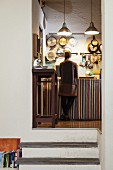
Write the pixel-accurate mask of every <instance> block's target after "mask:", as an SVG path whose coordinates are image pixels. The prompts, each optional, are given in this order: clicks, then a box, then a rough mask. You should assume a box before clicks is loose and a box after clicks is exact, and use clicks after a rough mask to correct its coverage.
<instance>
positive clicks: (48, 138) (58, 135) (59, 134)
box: [21, 128, 98, 142]
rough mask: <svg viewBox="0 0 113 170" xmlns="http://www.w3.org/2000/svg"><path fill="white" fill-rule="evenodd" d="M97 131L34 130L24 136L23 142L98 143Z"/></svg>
mask: <svg viewBox="0 0 113 170" xmlns="http://www.w3.org/2000/svg"><path fill="white" fill-rule="evenodd" d="M97 133H98V131H97V129H90V128H88V129H87V128H79V129H77V128H76V129H74V128H69V129H50V130H48V129H46V130H40V129H39V128H37V129H33V131H32V137H31V134H30V135H29V136H27V137H26V135H24V136H23V138H22V139H21V142H26V141H27V142H97Z"/></svg>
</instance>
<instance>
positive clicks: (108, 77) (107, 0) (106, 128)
mask: <svg viewBox="0 0 113 170" xmlns="http://www.w3.org/2000/svg"><path fill="white" fill-rule="evenodd" d="M112 7H113V1H112V0H103V1H102V9H103V11H102V12H103V13H102V16H103V17H102V19H103V20H102V27H103V28H102V31H103V32H102V33H103V34H102V35H103V49H104V50H103V78H102V79H103V82H102V86H103V91H102V94H103V98H102V99H103V108H102V109H103V118H102V120H103V121H102V124H103V126H102V134H103V138H102V142H103V148H102V150H103V154H102V155H103V168H102V170H110V169H113V156H112V155H113V88H112V87H113V76H112V73H113V65H112V63H113V43H112V40H113V33H112V32H113V20H112V19H111V16H113V8H112Z"/></svg>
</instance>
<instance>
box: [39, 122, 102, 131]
mask: <svg viewBox="0 0 113 170" xmlns="http://www.w3.org/2000/svg"><path fill="white" fill-rule="evenodd" d="M38 127H40V128H51V124H50V123H46V124H45V123H42V124H39V125H38ZM55 128H98V129H99V130H101V121H58V123H57V124H56V125H55Z"/></svg>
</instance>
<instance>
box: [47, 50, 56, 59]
mask: <svg viewBox="0 0 113 170" xmlns="http://www.w3.org/2000/svg"><path fill="white" fill-rule="evenodd" d="M46 58H47V59H48V60H49V61H54V60H55V58H56V57H55V53H54V52H53V51H49V52H48V55H47V57H46Z"/></svg>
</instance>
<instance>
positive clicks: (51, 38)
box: [47, 36, 57, 47]
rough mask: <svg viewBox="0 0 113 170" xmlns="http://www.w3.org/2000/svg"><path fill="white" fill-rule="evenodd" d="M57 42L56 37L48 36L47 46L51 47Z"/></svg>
mask: <svg viewBox="0 0 113 170" xmlns="http://www.w3.org/2000/svg"><path fill="white" fill-rule="evenodd" d="M56 44H57V39H56V38H55V37H53V36H50V37H49V38H48V39H47V46H48V47H53V46H55V45H56Z"/></svg>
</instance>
